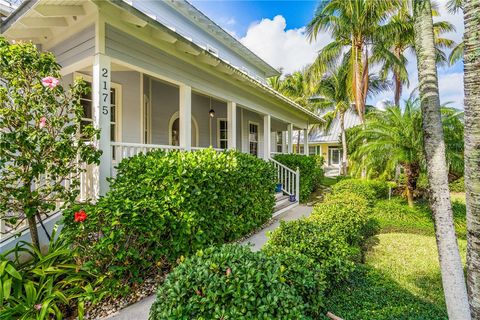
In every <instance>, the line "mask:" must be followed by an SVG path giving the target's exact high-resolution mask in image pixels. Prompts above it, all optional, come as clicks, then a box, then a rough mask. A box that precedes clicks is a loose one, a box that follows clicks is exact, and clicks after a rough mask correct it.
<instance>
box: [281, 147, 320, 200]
mask: <svg viewBox="0 0 480 320" xmlns="http://www.w3.org/2000/svg"><path fill="white" fill-rule="evenodd" d="M274 159H275V160H276V161H278V162H280V163H282V164H284V165H286V166H287V167H289V168H290V169H292V170H297V168H299V169H300V201H301V202H306V201H307V200H308V198H309V197H310V194H311V193H312V192H313V191H315V189H316V188H317V187H318V186H319V185H320V180H321V179H322V177H323V169H322V165H323V158H322V157H321V156H315V155H312V156H305V155H300V154H277V155H275V157H274Z"/></svg>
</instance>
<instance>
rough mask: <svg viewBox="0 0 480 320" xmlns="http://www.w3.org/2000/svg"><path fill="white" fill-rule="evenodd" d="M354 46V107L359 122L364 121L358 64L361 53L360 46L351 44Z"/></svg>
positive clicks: (359, 66) (360, 73)
mask: <svg viewBox="0 0 480 320" xmlns="http://www.w3.org/2000/svg"><path fill="white" fill-rule="evenodd" d="M353 48H354V62H353V63H354V66H353V68H354V82H355V83H354V84H353V85H354V88H355V94H354V98H355V107H356V108H357V112H358V116H359V117H360V122H361V123H362V124H363V123H365V114H364V112H363V103H362V80H363V77H362V71H361V69H362V67H361V65H360V63H361V58H360V57H359V52H360V55H361V52H362V48H361V47H360V48H359V46H357V45H355V46H353Z"/></svg>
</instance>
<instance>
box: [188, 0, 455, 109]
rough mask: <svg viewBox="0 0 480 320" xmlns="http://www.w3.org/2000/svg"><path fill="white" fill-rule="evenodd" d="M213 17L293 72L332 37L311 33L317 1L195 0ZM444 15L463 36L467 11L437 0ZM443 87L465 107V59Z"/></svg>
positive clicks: (450, 70) (413, 78) (447, 70)
mask: <svg viewBox="0 0 480 320" xmlns="http://www.w3.org/2000/svg"><path fill="white" fill-rule="evenodd" d="M190 2H191V3H192V4H193V5H194V6H196V7H197V8H198V9H200V10H201V11H202V12H203V13H205V14H206V15H207V16H208V17H210V18H211V19H212V20H213V21H215V22H216V23H217V24H219V25H220V26H221V27H223V28H224V29H225V30H227V31H228V32H230V33H231V34H232V35H233V36H235V37H236V38H237V39H239V40H240V41H241V42H242V43H243V44H244V45H246V46H247V47H248V48H250V49H251V50H252V51H253V52H255V53H256V54H257V55H258V56H260V57H261V58H263V59H264V60H265V61H267V62H268V63H270V64H271V65H272V66H273V67H275V68H278V69H282V70H283V71H284V73H290V72H293V71H296V70H299V69H301V68H302V67H303V66H305V65H307V64H308V63H310V62H311V61H313V59H314V58H315V57H316V55H317V52H318V50H320V49H321V48H322V47H323V46H324V45H325V44H327V43H328V42H330V41H331V38H330V36H329V35H328V34H320V35H319V36H318V40H317V41H315V42H313V43H312V42H310V41H308V40H307V39H306V37H305V25H307V24H308V22H309V21H310V20H311V18H312V17H313V14H314V11H315V8H316V5H317V2H316V1H265V0H264V1H249V0H248V1H247V0H237V1H232V0H215V1H212V0H191V1H190ZM437 2H438V3H439V9H440V13H441V17H442V19H443V20H447V21H449V22H451V23H452V24H454V26H455V27H456V29H457V30H456V32H452V33H449V34H446V35H445V37H447V38H450V39H452V40H455V41H456V42H459V41H461V39H462V36H463V19H462V15H461V13H459V14H456V15H452V14H450V13H448V12H447V10H446V9H445V2H446V0H440V1H437ZM408 58H409V65H408V70H409V73H410V87H409V88H405V90H404V94H403V96H402V97H403V98H404V99H406V98H407V97H408V96H409V94H410V91H411V90H413V88H415V87H416V85H417V71H416V60H415V57H414V55H413V54H410V55H409V56H408ZM438 74H439V87H440V97H441V102H442V103H446V102H449V101H452V102H453V103H452V104H451V105H452V106H455V107H458V108H463V64H462V63H461V62H459V63H457V64H455V65H454V66H452V67H440V68H439V69H438ZM392 96H393V93H391V92H385V93H383V94H380V95H378V96H376V97H372V98H370V99H369V103H371V104H374V105H377V104H378V105H380V104H381V103H380V102H381V101H385V100H392Z"/></svg>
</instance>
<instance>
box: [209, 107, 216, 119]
mask: <svg viewBox="0 0 480 320" xmlns="http://www.w3.org/2000/svg"><path fill="white" fill-rule="evenodd" d="M208 114H209V115H210V118H213V117H215V110H213V109H210V111H208Z"/></svg>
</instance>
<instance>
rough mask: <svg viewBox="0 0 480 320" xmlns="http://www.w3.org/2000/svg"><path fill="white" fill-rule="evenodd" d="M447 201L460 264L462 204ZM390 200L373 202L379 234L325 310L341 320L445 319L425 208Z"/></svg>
mask: <svg viewBox="0 0 480 320" xmlns="http://www.w3.org/2000/svg"><path fill="white" fill-rule="evenodd" d="M452 199H453V209H454V218H455V225H456V229H457V234H458V237H459V246H460V252H461V254H462V259H463V260H465V249H466V241H465V236H464V235H465V228H466V227H465V202H464V200H463V201H462V198H461V196H460V197H456V198H453V197H452ZM463 199H464V198H463ZM391 201H392V202H388V203H387V202H382V201H380V203H377V207H376V210H375V217H376V218H377V219H378V221H379V223H380V226H381V233H380V234H379V235H377V236H376V237H374V238H372V239H370V243H369V247H370V250H369V251H368V252H367V253H366V256H365V264H363V265H359V266H358V270H357V271H356V272H355V273H354V275H353V277H352V278H351V280H350V282H349V283H347V284H345V286H344V287H341V288H337V289H336V290H332V293H331V295H330V296H329V298H328V300H327V302H326V307H327V309H328V311H331V312H333V313H334V314H336V315H337V316H339V317H341V318H343V319H345V320H349V319H356V320H357V319H365V320H366V319H379V320H384V319H392V320H393V319H395V320H397V319H414V320H421V319H422V320H423V319H425V320H426V319H448V317H447V314H446V309H445V301H444V297H443V290H442V285H441V277H440V270H439V265H438V254H437V246H436V241H435V233H434V228H433V221H432V218H431V214H430V210H429V209H428V207H427V206H426V204H419V205H418V206H417V207H416V208H415V209H410V208H408V206H407V205H406V203H404V202H403V201H401V200H398V199H393V200H391Z"/></svg>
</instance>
